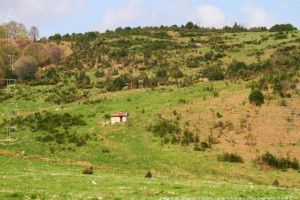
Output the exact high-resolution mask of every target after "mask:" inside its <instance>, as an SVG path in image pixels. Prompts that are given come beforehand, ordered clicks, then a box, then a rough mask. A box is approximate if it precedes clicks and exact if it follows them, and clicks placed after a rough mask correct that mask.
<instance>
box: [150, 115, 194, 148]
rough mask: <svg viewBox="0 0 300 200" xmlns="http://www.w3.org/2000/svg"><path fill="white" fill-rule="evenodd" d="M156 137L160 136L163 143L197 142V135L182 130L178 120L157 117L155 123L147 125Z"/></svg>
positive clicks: (187, 143) (184, 143)
mask: <svg viewBox="0 0 300 200" xmlns="http://www.w3.org/2000/svg"><path fill="white" fill-rule="evenodd" d="M148 131H151V132H152V133H153V134H154V135H155V136H156V137H160V138H161V139H162V142H163V143H169V142H171V143H172V144H182V145H184V146H188V145H189V144H190V143H195V142H199V139H198V137H197V136H196V135H195V134H194V133H192V132H191V131H189V130H182V129H181V128H180V126H179V124H178V121H171V120H166V119H163V118H159V119H158V120H157V122H156V124H154V125H151V126H149V127H148Z"/></svg>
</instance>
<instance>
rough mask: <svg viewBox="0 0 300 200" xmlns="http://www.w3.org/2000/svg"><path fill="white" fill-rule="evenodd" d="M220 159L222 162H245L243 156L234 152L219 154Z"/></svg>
mask: <svg viewBox="0 0 300 200" xmlns="http://www.w3.org/2000/svg"><path fill="white" fill-rule="evenodd" d="M218 161H220V162H235V163H243V162H244V160H243V158H242V157H241V156H239V155H237V154H234V153H223V154H222V155H219V156H218Z"/></svg>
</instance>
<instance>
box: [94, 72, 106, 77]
mask: <svg viewBox="0 0 300 200" xmlns="http://www.w3.org/2000/svg"><path fill="white" fill-rule="evenodd" d="M94 75H95V77H97V78H101V77H104V76H105V73H104V71H100V70H98V71H96V72H95V74H94Z"/></svg>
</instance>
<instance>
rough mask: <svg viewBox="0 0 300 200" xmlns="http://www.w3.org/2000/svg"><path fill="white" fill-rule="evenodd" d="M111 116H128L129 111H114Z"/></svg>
mask: <svg viewBox="0 0 300 200" xmlns="http://www.w3.org/2000/svg"><path fill="white" fill-rule="evenodd" d="M110 116H111V117H127V116H128V113H127V112H117V113H113V114H111V115H110Z"/></svg>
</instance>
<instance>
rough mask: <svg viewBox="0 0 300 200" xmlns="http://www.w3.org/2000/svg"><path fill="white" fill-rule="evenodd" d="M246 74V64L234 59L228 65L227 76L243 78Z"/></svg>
mask: <svg viewBox="0 0 300 200" xmlns="http://www.w3.org/2000/svg"><path fill="white" fill-rule="evenodd" d="M248 75H249V73H248V65H247V64H246V63H244V62H236V61H234V62H233V63H231V64H230V65H229V66H228V69H227V76H228V77H230V78H245V77H247V76H248Z"/></svg>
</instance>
